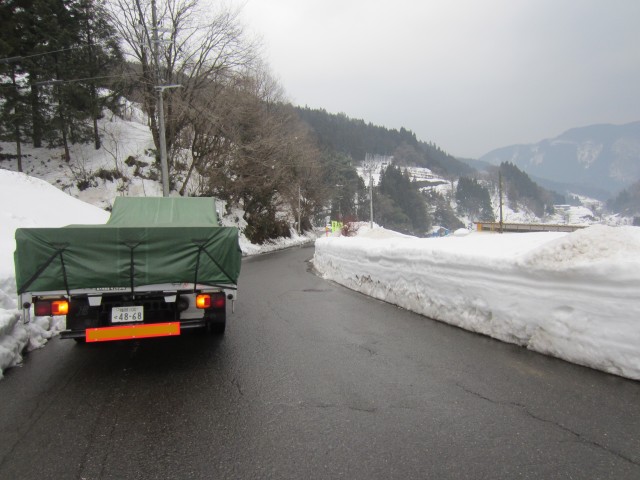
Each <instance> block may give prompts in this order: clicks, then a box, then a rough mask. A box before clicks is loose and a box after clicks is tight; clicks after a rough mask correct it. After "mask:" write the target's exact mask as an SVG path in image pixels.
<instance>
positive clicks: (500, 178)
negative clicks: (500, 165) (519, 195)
mask: <svg viewBox="0 0 640 480" xmlns="http://www.w3.org/2000/svg"><path fill="white" fill-rule="evenodd" d="M498 190H499V192H500V233H502V232H503V228H502V227H503V225H502V172H501V171H500V170H498Z"/></svg>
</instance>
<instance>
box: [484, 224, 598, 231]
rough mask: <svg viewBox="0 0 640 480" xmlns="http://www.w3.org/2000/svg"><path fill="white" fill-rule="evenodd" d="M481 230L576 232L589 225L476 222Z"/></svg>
mask: <svg viewBox="0 0 640 480" xmlns="http://www.w3.org/2000/svg"><path fill="white" fill-rule="evenodd" d="M475 224H476V229H477V230H478V231H479V232H575V231H576V230H580V229H581V228H586V227H588V225H557V224H544V223H504V222H503V223H502V224H500V222H475Z"/></svg>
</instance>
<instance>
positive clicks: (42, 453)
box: [0, 248, 640, 480]
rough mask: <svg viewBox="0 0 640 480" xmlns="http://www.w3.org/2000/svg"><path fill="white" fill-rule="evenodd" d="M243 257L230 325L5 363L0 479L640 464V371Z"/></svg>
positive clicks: (382, 473) (294, 266)
mask: <svg viewBox="0 0 640 480" xmlns="http://www.w3.org/2000/svg"><path fill="white" fill-rule="evenodd" d="M312 255H313V249H312V248H298V249H293V250H288V251H284V252H279V253H276V254H271V255H267V256H262V257H257V258H252V259H248V260H246V261H245V262H244V264H243V271H242V274H241V278H240V289H241V291H240V299H239V301H238V303H237V305H236V313H235V314H233V315H229V322H230V323H229V324H228V328H227V334H226V336H225V337H224V339H216V338H211V337H206V336H201V335H192V334H190V335H185V336H182V337H180V338H170V339H154V340H145V341H139V342H120V343H111V344H104V345H98V346H94V345H84V346H80V345H76V344H75V342H73V341H69V340H59V339H54V340H52V341H51V342H49V344H48V345H47V346H46V348H44V349H41V350H38V351H35V352H32V353H31V354H29V355H28V356H27V358H26V360H25V364H24V366H23V367H21V368H14V369H10V370H8V371H6V372H5V378H4V380H2V381H0V478H1V479H43V478H52V479H88V480H93V479H138V478H139V479H188V478H203V479H205V478H206V479H217V478H238V479H250V478H274V479H281V478H283V479H325V478H326V479H334V478H346V479H392V478H397V479H409V478H433V479H449V478H450V479H465V478H468V479H502V478H504V479H515V478H535V479H540V478H544V479H552V478H574V479H605V478H611V479H639V478H640V382H633V381H629V380H624V379H622V378H618V377H615V376H612V375H607V374H604V373H600V372H597V371H593V370H590V369H587V368H583V367H579V366H575V365H571V364H569V363H566V362H563V361H560V360H556V359H553V358H548V357H544V356H542V355H538V354H536V353H533V352H529V351H527V350H525V349H522V348H519V347H516V346H513V345H507V344H503V343H500V342H497V341H494V340H491V339H489V338H486V337H482V336H479V335H475V334H471V333H468V332H465V331H463V330H460V329H457V328H454V327H450V326H448V325H445V324H442V323H438V322H435V321H432V320H430V319H427V318H424V317H420V316H418V315H415V314H412V313H409V312H406V311H404V310H400V309H398V308H396V307H394V306H392V305H387V304H384V303H381V302H378V301H375V300H371V299H369V298H367V297H364V296H362V295H360V294H357V293H354V292H351V291H349V290H346V289H344V288H342V287H340V286H337V285H334V284H331V283H328V282H325V281H323V280H322V279H320V278H318V277H317V276H315V275H313V273H311V272H310V271H309V265H308V264H307V263H306V260H308V259H310V258H311V256H312Z"/></svg>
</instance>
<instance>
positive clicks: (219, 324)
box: [207, 310, 227, 335]
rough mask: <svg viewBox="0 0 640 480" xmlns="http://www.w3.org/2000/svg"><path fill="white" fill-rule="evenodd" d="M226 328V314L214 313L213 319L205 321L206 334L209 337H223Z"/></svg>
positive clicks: (223, 312) (222, 312) (224, 312)
mask: <svg viewBox="0 0 640 480" xmlns="http://www.w3.org/2000/svg"><path fill="white" fill-rule="evenodd" d="M226 328H227V312H226V311H225V310H223V311H221V312H216V313H215V315H214V316H213V318H210V319H209V320H207V333H209V334H211V335H224V331H225V329H226Z"/></svg>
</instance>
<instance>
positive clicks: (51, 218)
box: [0, 170, 109, 378]
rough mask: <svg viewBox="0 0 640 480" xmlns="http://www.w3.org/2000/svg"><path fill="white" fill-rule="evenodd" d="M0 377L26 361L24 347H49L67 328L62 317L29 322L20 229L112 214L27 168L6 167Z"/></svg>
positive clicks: (1, 178)
mask: <svg viewBox="0 0 640 480" xmlns="http://www.w3.org/2000/svg"><path fill="white" fill-rule="evenodd" d="M0 205H2V209H1V210H0V224H1V225H2V231H1V234H0V378H2V371H3V370H4V369H6V368H8V367H11V366H14V365H17V364H19V363H20V362H21V361H22V352H23V350H24V349H25V348H26V349H27V350H33V349H35V348H39V347H41V346H43V345H44V344H45V343H46V342H47V340H48V339H49V338H51V337H52V336H54V335H55V334H57V333H58V331H59V330H60V329H61V328H62V327H64V325H60V321H59V320H60V317H42V318H38V319H37V320H34V321H32V322H31V323H28V324H26V325H25V324H24V323H23V321H22V310H21V309H20V306H19V305H18V296H17V293H16V281H15V273H14V266H13V252H14V251H15V240H14V234H15V230H16V228H21V227H62V226H64V225H69V224H70V223H75V224H80V223H82V224H95V223H105V222H106V221H107V219H108V218H109V214H108V213H107V212H105V211H104V210H101V209H99V208H97V207H94V206H93V205H89V204H88V203H85V202H82V201H80V200H77V199H75V198H73V197H71V196H69V195H67V194H66V193H64V192H62V191H60V190H58V189H57V188H55V187H54V186H52V185H50V184H49V183H47V182H45V181H44V180H39V179H37V178H34V177H30V176H28V175H25V174H23V173H17V172H10V171H8V170H0Z"/></svg>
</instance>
